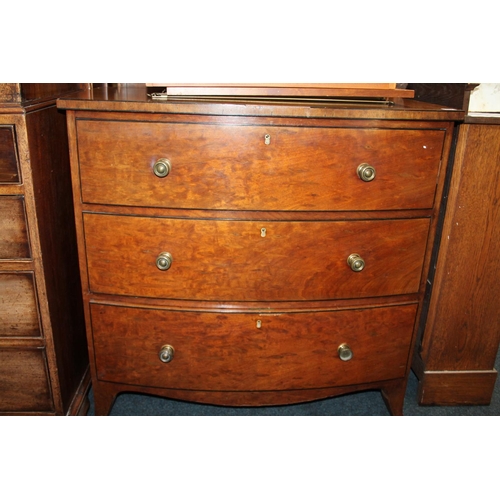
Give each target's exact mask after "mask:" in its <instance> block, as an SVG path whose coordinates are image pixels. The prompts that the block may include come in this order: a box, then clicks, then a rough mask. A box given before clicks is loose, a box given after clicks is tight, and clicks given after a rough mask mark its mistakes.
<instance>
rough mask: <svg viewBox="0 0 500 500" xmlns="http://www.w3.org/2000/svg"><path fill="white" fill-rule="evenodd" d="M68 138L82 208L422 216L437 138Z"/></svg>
mask: <svg viewBox="0 0 500 500" xmlns="http://www.w3.org/2000/svg"><path fill="white" fill-rule="evenodd" d="M77 138H78V154H79V163H80V178H81V189H82V199H83V201H84V202H86V203H100V204H107V205H109V204H111V205H127V206H153V207H169V208H184V209H189V208H192V209H215V210H217V209H223V210H291V211H293V210H321V211H322V210H360V211H363V210H394V209H418V208H420V209H426V208H430V207H432V206H433V203H434V194H435V189H436V178H437V173H438V170H439V166H440V162H441V153H442V149H443V141H444V131H442V130H410V129H381V128H376V127H375V126H374V127H373V128H352V129H351V128H326V127H283V126H272V125H269V126H263V125H262V126H240V125H221V124H217V125H215V124H214V125H210V124H183V123H148V122H123V121H88V120H79V121H78V122H77ZM160 159H164V160H166V161H163V163H162V164H159V168H157V174H158V175H159V176H158V175H156V174H155V164H157V161H158V160H160ZM363 165H364V166H366V165H368V166H369V167H368V169H366V168H365V169H364V178H365V179H366V180H362V179H361V177H363V174H362V171H363V167H362V166H363ZM360 167H361V170H360V171H359V173H358V169H359V168H360ZM372 173H375V177H374V178H373V179H372V180H369V179H370V177H371V175H370V174H372ZM360 176H361V177H360Z"/></svg>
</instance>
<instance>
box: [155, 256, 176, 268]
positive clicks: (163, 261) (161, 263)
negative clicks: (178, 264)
mask: <svg viewBox="0 0 500 500" xmlns="http://www.w3.org/2000/svg"><path fill="white" fill-rule="evenodd" d="M173 261H174V258H173V257H172V254H171V253H169V252H162V253H161V254H160V255H158V257H156V267H157V268H158V269H159V270H160V271H166V270H167V269H169V268H170V266H171V265H172V262H173Z"/></svg>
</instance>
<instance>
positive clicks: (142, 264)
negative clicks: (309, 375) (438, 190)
mask: <svg viewBox="0 0 500 500" xmlns="http://www.w3.org/2000/svg"><path fill="white" fill-rule="evenodd" d="M84 225H85V242H86V248H87V259H88V266H89V271H88V272H89V279H90V289H91V291H92V292H96V293H108V294H120V295H129V296H143V297H156V298H176V299H196V300H237V301H240V300H243V301H245V300H256V301H258V300H322V299H332V298H352V297H370V296H382V295H396V294H406V293H416V292H418V290H419V284H420V277H421V271H422V265H423V258H424V253H425V252H424V251H425V246H426V240H427V233H428V230H429V220H428V219H425V218H423V219H410V220H404V219H400V220H381V221H380V220H374V221H349V222H269V221H266V222H260V221H221V220H182V219H167V218H147V217H130V216H115V215H102V214H84ZM163 253H169V254H170V255H171V257H172V263H171V266H170V268H169V269H167V270H159V268H158V267H157V257H158V256H160V254H163ZM352 254H358V255H359V256H360V257H361V258H362V259H364V261H365V267H364V269H363V270H362V271H360V272H355V271H353V270H352V269H351V267H349V265H348V262H347V261H348V257H349V256H350V255H352Z"/></svg>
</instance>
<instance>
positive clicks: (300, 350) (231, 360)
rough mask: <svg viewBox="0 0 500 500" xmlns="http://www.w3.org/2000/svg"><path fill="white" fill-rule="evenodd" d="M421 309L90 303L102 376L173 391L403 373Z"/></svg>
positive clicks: (336, 382)
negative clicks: (230, 309)
mask: <svg viewBox="0 0 500 500" xmlns="http://www.w3.org/2000/svg"><path fill="white" fill-rule="evenodd" d="M416 309H417V306H416V305H414V304H411V305H404V306H394V307H381V308H373V309H358V310H345V311H336V312H304V313H280V314H257V313H248V314H239V313H233V314H223V313H216V312H214V313H206V312H178V311H166V310H157V309H142V308H127V307H117V306H107V305H101V304H92V305H91V316H92V320H91V321H92V331H93V339H94V353H95V360H96V367H97V378H98V379H99V380H102V381H106V382H117V383H125V384H131V385H140V386H150V387H161V388H173V389H190V390H206V391H267V390H269V391H272V390H292V389H311V388H320V387H333V386H343V385H351V384H361V383H368V382H374V381H378V380H389V379H392V378H398V377H403V376H404V375H405V372H406V366H407V363H408V356H409V348H410V341H411V337H412V332H413V325H414V320H415V313H416ZM341 346H342V348H343V350H341V352H339V347H341ZM340 354H342V356H343V357H344V358H345V359H347V360H342V359H341V358H340ZM350 356H351V357H350ZM349 357H350V359H349Z"/></svg>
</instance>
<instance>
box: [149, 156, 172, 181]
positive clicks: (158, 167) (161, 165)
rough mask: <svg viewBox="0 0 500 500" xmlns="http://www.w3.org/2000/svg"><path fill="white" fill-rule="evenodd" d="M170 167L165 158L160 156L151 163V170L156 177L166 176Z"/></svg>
mask: <svg viewBox="0 0 500 500" xmlns="http://www.w3.org/2000/svg"><path fill="white" fill-rule="evenodd" d="M171 169H172V164H171V163H170V161H169V160H167V159H166V158H160V159H159V160H157V161H156V163H155V164H154V165H153V172H154V174H155V175H156V177H166V176H167V175H168V174H169V173H170V170H171Z"/></svg>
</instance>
